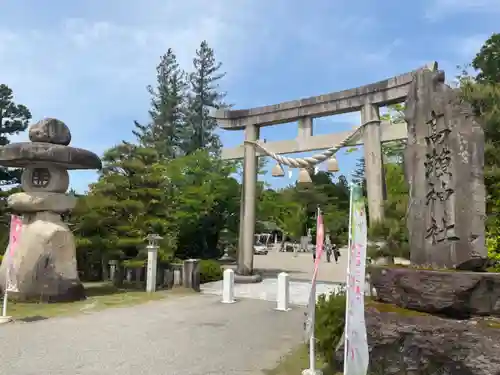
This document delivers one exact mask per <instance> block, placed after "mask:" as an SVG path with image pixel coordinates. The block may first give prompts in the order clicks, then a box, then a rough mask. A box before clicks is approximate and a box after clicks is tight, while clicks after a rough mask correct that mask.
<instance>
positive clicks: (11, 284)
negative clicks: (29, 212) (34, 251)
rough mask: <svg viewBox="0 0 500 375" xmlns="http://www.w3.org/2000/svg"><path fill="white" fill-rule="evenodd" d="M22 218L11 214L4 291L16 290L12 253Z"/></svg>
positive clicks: (17, 239)
mask: <svg viewBox="0 0 500 375" xmlns="http://www.w3.org/2000/svg"><path fill="white" fill-rule="evenodd" d="M22 225H23V222H22V219H21V217H19V216H16V215H11V218H10V234H9V246H8V248H7V272H6V280H5V282H6V288H5V289H6V291H7V292H17V291H18V289H17V274H16V270H15V264H14V253H15V251H16V247H17V244H18V242H19V238H20V235H21V229H22Z"/></svg>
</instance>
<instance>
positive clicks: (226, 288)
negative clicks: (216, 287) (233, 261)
mask: <svg viewBox="0 0 500 375" xmlns="http://www.w3.org/2000/svg"><path fill="white" fill-rule="evenodd" d="M234 302H236V301H235V300H234V271H233V270H232V269H230V268H228V269H227V270H225V271H224V276H223V279H222V303H234Z"/></svg>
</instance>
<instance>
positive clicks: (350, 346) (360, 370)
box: [344, 186, 369, 375]
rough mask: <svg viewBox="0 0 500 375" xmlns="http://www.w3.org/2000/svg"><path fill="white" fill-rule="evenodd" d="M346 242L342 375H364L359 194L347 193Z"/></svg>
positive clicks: (363, 232) (363, 228)
mask: <svg viewBox="0 0 500 375" xmlns="http://www.w3.org/2000/svg"><path fill="white" fill-rule="evenodd" d="M349 221H350V238H349V239H350V241H349V255H348V269H347V291H346V293H347V302H346V304H347V306H346V321H345V329H344V332H345V343H344V344H345V349H344V375H366V373H367V371H368V362H369V354H368V342H367V335H366V323H365V301H364V291H365V267H366V247H367V242H368V241H367V225H366V210H365V203H364V200H363V195H362V190H361V187H359V186H353V187H352V189H351V215H350V220H349Z"/></svg>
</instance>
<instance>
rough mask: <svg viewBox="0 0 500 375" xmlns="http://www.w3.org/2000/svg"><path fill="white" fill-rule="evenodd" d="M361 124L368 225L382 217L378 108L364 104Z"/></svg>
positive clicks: (380, 147) (382, 189)
mask: <svg viewBox="0 0 500 375" xmlns="http://www.w3.org/2000/svg"><path fill="white" fill-rule="evenodd" d="M361 123H362V124H366V126H365V130H364V133H363V144H364V153H365V155H364V156H365V176H366V189H367V193H368V215H369V218H370V224H371V223H373V222H375V221H380V220H382V219H383V217H384V186H385V184H384V173H383V163H382V144H381V136H380V115H379V109H378V107H376V106H374V105H373V104H369V103H367V104H365V105H364V106H363V108H361Z"/></svg>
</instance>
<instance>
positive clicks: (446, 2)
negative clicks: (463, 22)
mask: <svg viewBox="0 0 500 375" xmlns="http://www.w3.org/2000/svg"><path fill="white" fill-rule="evenodd" d="M427 3H428V6H427V8H426V13H425V16H426V18H427V19H429V20H437V19H440V18H443V17H446V16H447V15H450V14H457V13H468V14H470V13H472V12H474V13H477V12H480V13H500V1H498V0H428V1H427Z"/></svg>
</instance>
